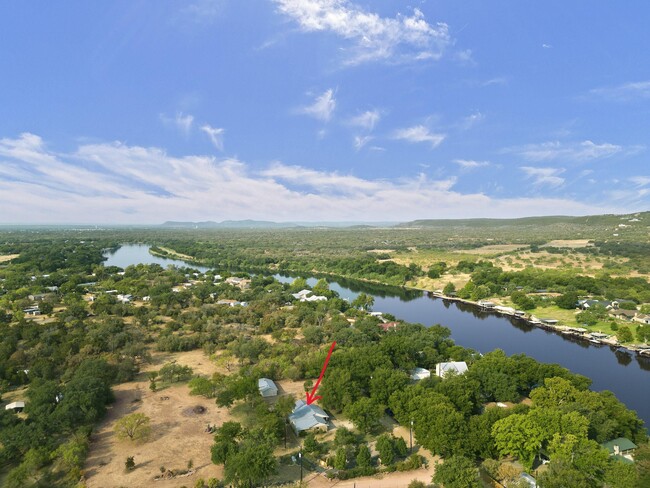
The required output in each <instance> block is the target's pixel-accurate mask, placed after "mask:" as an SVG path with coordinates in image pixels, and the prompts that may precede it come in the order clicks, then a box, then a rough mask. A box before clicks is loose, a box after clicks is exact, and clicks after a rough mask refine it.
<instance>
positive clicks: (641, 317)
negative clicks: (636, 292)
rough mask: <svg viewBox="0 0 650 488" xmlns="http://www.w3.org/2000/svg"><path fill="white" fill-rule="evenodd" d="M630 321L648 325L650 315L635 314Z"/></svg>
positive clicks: (649, 323)
mask: <svg viewBox="0 0 650 488" xmlns="http://www.w3.org/2000/svg"><path fill="white" fill-rule="evenodd" d="M632 320H634V322H638V323H640V324H645V325H650V315H646V314H644V313H640V314H637V316H636V317H634V319H632Z"/></svg>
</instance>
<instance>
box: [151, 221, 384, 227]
mask: <svg viewBox="0 0 650 488" xmlns="http://www.w3.org/2000/svg"><path fill="white" fill-rule="evenodd" d="M394 225H395V222H370V223H369V222H271V221H268V220H224V221H223V222H214V221H211V220H208V221H205V222H177V221H167V222H165V223H164V224H161V227H166V228H169V229H291V228H299V227H309V228H324V227H326V228H330V227H336V228H341V227H346V228H374V227H392V226H394Z"/></svg>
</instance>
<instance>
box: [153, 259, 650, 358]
mask: <svg viewBox="0 0 650 488" xmlns="http://www.w3.org/2000/svg"><path fill="white" fill-rule="evenodd" d="M159 249H162V248H159ZM164 251H166V252H167V254H166V255H165V254H162V253H158V252H156V251H152V250H151V248H149V252H150V253H151V254H152V255H154V256H158V257H162V258H165V257H166V258H170V257H171V256H175V255H176V256H179V258H178V259H179V260H181V261H184V262H188V264H192V263H193V264H196V265H199V266H203V267H208V266H206V265H205V264H202V263H201V262H200V261H199V260H197V259H196V258H192V260H191V261H188V260H186V259H181V258H180V256H184V255H180V254H177V253H176V252H170V251H173V250H172V249H164ZM172 259H174V258H173V257H172ZM268 271H269V272H271V273H273V272H274V271H275V272H276V273H280V274H281V273H286V274H288V275H291V274H298V275H299V274H303V273H298V272H296V271H292V270H282V271H281V272H280V271H279V270H271V269H268ZM312 272H313V273H314V274H320V275H326V276H331V277H333V278H341V279H346V280H352V281H358V282H360V283H371V284H375V285H382V286H386V287H397V288H403V289H405V290H411V291H419V292H422V293H426V294H428V295H429V296H432V297H435V298H439V299H441V300H447V301H450V302H460V303H464V304H467V305H471V306H473V307H475V308H476V309H478V310H481V311H483V312H490V313H493V314H496V315H500V316H506V317H513V318H516V319H518V320H521V321H523V322H526V323H527V324H529V325H531V326H533V327H537V328H539V329H543V330H547V331H550V332H554V333H556V334H558V335H560V336H564V337H571V338H574V339H577V340H580V341H583V342H590V343H591V344H593V345H595V346H609V348H610V349H611V350H612V351H616V350H619V349H621V350H623V351H625V352H629V353H633V354H636V355H637V356H640V357H644V358H650V346H648V347H647V348H646V347H642V346H640V345H637V344H631V345H622V344H620V343H619V342H618V341H613V340H611V339H609V338H605V339H603V338H600V339H595V338H593V337H591V336H590V335H589V334H590V332H588V331H581V330H578V329H582V328H580V327H570V326H566V325H556V324H548V323H544V322H543V321H542V320H540V319H538V318H537V317H535V316H534V315H532V314H529V313H526V314H524V315H518V314H515V313H507V312H503V311H500V310H496V309H495V308H494V307H484V306H482V305H481V304H480V303H479V302H475V301H472V300H468V299H465V298H459V297H450V296H447V295H444V294H443V293H441V292H438V291H434V290H427V289H425V288H417V287H413V286H407V285H401V286H399V285H390V284H387V283H382V282H381V281H377V280H370V279H363V278H351V277H347V276H343V275H339V274H335V273H331V272H324V271H317V270H312Z"/></svg>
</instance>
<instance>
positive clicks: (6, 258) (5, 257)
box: [0, 254, 20, 263]
mask: <svg viewBox="0 0 650 488" xmlns="http://www.w3.org/2000/svg"><path fill="white" fill-rule="evenodd" d="M18 256H20V254H5V255H3V256H0V263H5V262H7V261H11V260H12V259H15V258H17V257H18Z"/></svg>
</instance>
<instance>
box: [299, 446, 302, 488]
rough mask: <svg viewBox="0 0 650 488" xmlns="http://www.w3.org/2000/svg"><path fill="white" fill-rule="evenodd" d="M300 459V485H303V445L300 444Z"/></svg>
mask: <svg viewBox="0 0 650 488" xmlns="http://www.w3.org/2000/svg"><path fill="white" fill-rule="evenodd" d="M298 459H300V486H302V446H300V452H299V453H298Z"/></svg>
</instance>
